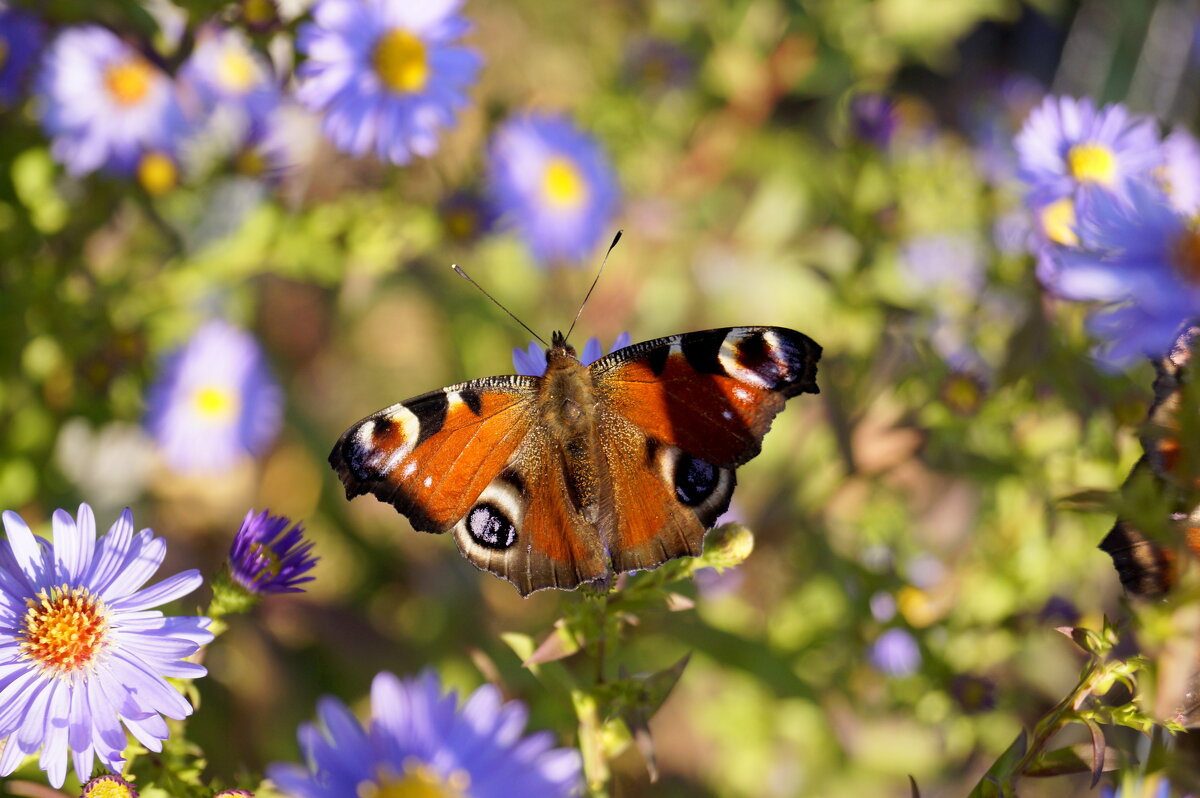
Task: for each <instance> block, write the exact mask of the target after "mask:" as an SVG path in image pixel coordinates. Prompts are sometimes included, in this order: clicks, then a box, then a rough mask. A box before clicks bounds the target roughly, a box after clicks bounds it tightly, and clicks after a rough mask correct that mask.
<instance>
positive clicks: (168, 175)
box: [137, 152, 179, 197]
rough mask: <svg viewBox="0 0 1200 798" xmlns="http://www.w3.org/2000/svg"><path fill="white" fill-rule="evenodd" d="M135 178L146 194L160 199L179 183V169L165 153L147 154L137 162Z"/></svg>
mask: <svg viewBox="0 0 1200 798" xmlns="http://www.w3.org/2000/svg"><path fill="white" fill-rule="evenodd" d="M137 178H138V182H139V183H141V184H142V188H144V189H146V193H147V194H149V195H150V196H152V197H160V196H162V195H163V194H166V193H167V192H168V191H170V190H171V189H173V188H175V186H176V184H177V183H178V182H179V169H178V168H177V167H176V166H175V161H174V159H172V158H171V156H170V155H167V154H166V153H165V152H148V153H146V154H145V155H143V156H142V159H141V160H140V161H138V166H137Z"/></svg>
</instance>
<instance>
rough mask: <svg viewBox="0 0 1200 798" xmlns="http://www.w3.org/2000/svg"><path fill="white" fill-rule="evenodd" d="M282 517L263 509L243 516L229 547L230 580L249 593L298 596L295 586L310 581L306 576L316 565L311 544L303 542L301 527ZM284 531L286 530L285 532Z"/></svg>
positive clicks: (297, 588) (297, 589)
mask: <svg viewBox="0 0 1200 798" xmlns="http://www.w3.org/2000/svg"><path fill="white" fill-rule="evenodd" d="M289 524H291V519H289V518H287V517H286V516H282V515H271V514H270V513H269V512H268V511H266V510H263V511H262V512H261V513H259V514H258V515H255V514H254V511H253V510H251V511H250V512H248V513H246V518H245V519H244V520H243V521H242V527H241V529H239V530H238V533H237V535H236V536H234V538H233V545H231V546H230V547H229V569H230V572H231V573H232V574H233V579H234V581H236V582H237V583H238V584H239V585H241V586H242V587H244V588H246V590H248V591H250V592H251V593H300V592H302V591H303V588H301V587H297V585H301V584H303V583H305V582H311V581H312V580H313V577H311V576H305V574H307V573H308V572H309V571H311V570H312V568H313V566H314V565H316V564H317V558H316V557H313V556H312V555H311V552H312V547H313V544H312V541H306V540H304V528H303V527H302V526H301V525H300V524H299V523H297V524H295V525H294V526H292V528H291V529H288V525H289ZM285 530H286V531H285Z"/></svg>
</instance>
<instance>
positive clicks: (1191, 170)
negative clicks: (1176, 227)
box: [1162, 127, 1200, 216]
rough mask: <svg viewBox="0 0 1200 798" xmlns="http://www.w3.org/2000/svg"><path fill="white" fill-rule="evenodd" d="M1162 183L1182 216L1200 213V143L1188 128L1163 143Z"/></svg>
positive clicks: (1167, 138)
mask: <svg viewBox="0 0 1200 798" xmlns="http://www.w3.org/2000/svg"><path fill="white" fill-rule="evenodd" d="M1163 157H1164V159H1165V161H1166V163H1164V164H1163V170H1162V182H1163V184H1164V185H1163V190H1164V191H1166V193H1167V196H1168V197H1170V199H1171V205H1172V207H1174V208H1175V209H1176V210H1178V211H1180V212H1181V213H1186V214H1188V215H1192V216H1194V215H1196V214H1197V213H1200V141H1197V140H1196V137H1195V136H1193V135H1192V134H1191V133H1189V132H1188V131H1187V130H1185V129H1184V128H1181V127H1179V128H1175V130H1173V131H1172V132H1171V134H1170V135H1169V136H1167V137H1166V139H1164V140H1163Z"/></svg>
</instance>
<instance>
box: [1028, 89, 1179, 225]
mask: <svg viewBox="0 0 1200 798" xmlns="http://www.w3.org/2000/svg"><path fill="white" fill-rule="evenodd" d="M1159 144H1160V142H1159V137H1158V131H1157V130H1156V129H1155V126H1154V122H1153V120H1150V119H1146V118H1144V117H1139V116H1134V115H1132V114H1130V113H1129V111H1127V110H1126V109H1125V107H1124V106H1122V105H1106V106H1104V107H1103V108H1101V109H1100V110H1096V106H1095V105H1093V104H1092V101H1091V100H1088V99H1086V98H1085V99H1082V100H1076V99H1074V98H1072V97H1047V98H1046V99H1045V100H1044V101H1043V102H1042V104H1041V105H1039V106H1038V107H1037V108H1036V109H1034V111H1033V113H1031V114H1030V115H1029V119H1027V120H1026V121H1025V126H1024V127H1023V128H1022V130H1021V132H1020V133H1019V134H1018V135H1017V138H1016V148H1017V155H1018V157H1019V158H1020V164H1021V169H1020V177H1021V179H1022V180H1024V181H1025V184H1026V186H1027V187H1028V196H1029V202H1030V205H1031V207H1033V208H1044V207H1045V206H1047V205H1049V204H1050V203H1053V202H1055V201H1056V200H1060V199H1062V198H1064V197H1074V196H1075V195H1076V193H1077V190H1078V189H1081V188H1083V189H1095V188H1100V189H1104V190H1106V191H1108V192H1112V193H1114V194H1117V195H1119V196H1121V197H1125V196H1126V194H1127V191H1128V187H1129V185H1130V184H1131V183H1134V182H1138V181H1142V180H1149V179H1151V178H1152V176H1153V174H1154V170H1155V169H1157V168H1158V167H1160V166H1161V165H1162V158H1163V156H1162V149H1161V147H1160V146H1159Z"/></svg>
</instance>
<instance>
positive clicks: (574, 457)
mask: <svg viewBox="0 0 1200 798" xmlns="http://www.w3.org/2000/svg"><path fill="white" fill-rule="evenodd" d="M820 351H821V350H820V347H819V346H818V345H817V344H816V342H814V341H813V340H812V339H810V338H808V337H807V336H805V335H803V334H801V333H798V332H795V331H794V330H788V329H785V328H779V327H733V328H724V329H717V330H706V331H703V332H696V333H685V334H682V335H675V336H670V337H668V338H660V339H657V340H654V341H647V342H644V343H640V344H635V345H633V346H630V347H626V348H624V349H621V350H618V351H616V352H614V353H612V354H610V355H608V356H606V357H603V358H600V359H599V360H597V361H596V362H595V363H592V364H590V365H584V364H583V363H581V362H580V361H579V359H578V357H576V354H575V350H574V349H573V348H571V347H570V346H569V345H568V344H567V343H566V342H565V340H564V339H563V336H562V335H561V334H560V333H555V335H554V338H553V339H552V342H551V346H550V347H549V348H548V349H547V350H546V362H547V367H546V372H545V374H544V375H543V376H541V377H530V376H516V375H514V376H502V377H488V378H484V379H480V380H472V381H470V382H465V383H460V384H458V385H453V386H450V387H448V388H444V389H442V390H440V391H433V392H430V393H428V394H424V395H422V396H418V397H415V398H413V399H410V400H407V401H405V402H401V403H399V404H396V405H393V406H391V407H389V408H385V409H384V410H381V411H379V412H378V413H375V414H373V415H371V416H368V417H367V418H365V419H363V420H362V421H359V422H358V423H357V424H355V425H353V426H352V427H350V429H348V430H347V431H346V432H345V433H344V434H343V435H342V437H341V439H340V440H339V441H338V443H337V444H336V445H335V446H334V449H333V451H332V452H331V454H330V457H329V460H330V463H331V465H332V466H333V467H334V469H335V470H336V471H337V473H338V475H339V477H340V478H341V480H342V483H343V485H344V486H345V488H346V495H347V498H353V497H354V496H357V495H359V494H362V493H368V492H369V493H373V494H374V495H375V496H376V497H378V498H379V499H381V500H383V501H386V502H389V503H391V504H392V505H393V506H395V507H396V509H397V510H399V511H400V512H401V513H403V514H404V515H406V516H408V518H409V520H410V521H411V523H412V525H413V526H414V527H415V528H416V529H420V530H423V531H427V532H436V533H441V532H452V533H453V535H454V538H455V541H456V542H457V543H458V546H459V548H460V550H461V551H462V552H463V554H464V555H465V556H466V557H467V558H468V559H469V560H471V562H473V563H474V564H475V565H477V566H478V567H480V568H482V569H485V570H489V571H492V572H493V573H496V574H497V575H499V576H501V577H503V578H505V579H507V580H509V581H510V582H512V583H513V584H514V585H515V586H516V588H517V590H518V591H519V592H520V593H521V594H522V595H528V594H529V593H530V592H532V591H534V590H539V589H542V588H547V587H559V588H573V587H576V586H578V585H579V584H581V583H584V582H593V581H597V580H605V579H607V578H609V577H610V576H611V575H612V574H614V573H621V572H624V571H631V570H638V569H643V568H652V567H655V566H657V565H660V564H661V563H663V562H665V561H666V560H668V559H671V558H674V557H679V556H686V555H691V556H695V555H698V554H699V553H700V551H701V547H702V541H703V537H704V532H705V530H707V529H708V528H709V527H710V526H712V524H713V522H714V521H715V520H716V518H717V516H718V515H720V514H721V513H722V512H724V511H725V509H726V508H727V507H728V506H729V499H730V497H731V496H732V493H733V487H734V484H735V478H734V469H735V468H736V467H737V466H739V465H741V464H742V463H744V462H746V461H747V460H749V459H750V458H751V457H753V456H754V455H756V454H757V453H758V451H759V447H760V444H761V441H762V437H763V435H765V434H766V431H767V429H768V428H769V426H770V422H771V419H772V418H773V417H774V416H775V414H776V413H778V412H779V411H780V410H781V409H782V408H783V405H784V402H785V401H786V399H787V398H789V397H791V396H795V395H797V394H799V393H816V392H817V386H816V381H815V378H816V362H817V360H818V358H819V357H820Z"/></svg>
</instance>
